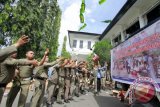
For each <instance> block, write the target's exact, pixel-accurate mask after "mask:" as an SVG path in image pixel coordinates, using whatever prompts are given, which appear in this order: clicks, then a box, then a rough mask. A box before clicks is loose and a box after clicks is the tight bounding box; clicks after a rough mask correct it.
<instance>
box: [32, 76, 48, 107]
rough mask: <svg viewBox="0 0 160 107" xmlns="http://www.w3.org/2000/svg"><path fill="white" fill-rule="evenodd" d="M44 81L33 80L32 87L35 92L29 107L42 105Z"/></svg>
mask: <svg viewBox="0 0 160 107" xmlns="http://www.w3.org/2000/svg"><path fill="white" fill-rule="evenodd" d="M45 83H46V80H45V79H44V80H40V79H35V82H34V86H35V92H34V94H33V97H32V101H31V106H30V107H41V105H42V104H43V97H44V94H45V85H46V84H45Z"/></svg>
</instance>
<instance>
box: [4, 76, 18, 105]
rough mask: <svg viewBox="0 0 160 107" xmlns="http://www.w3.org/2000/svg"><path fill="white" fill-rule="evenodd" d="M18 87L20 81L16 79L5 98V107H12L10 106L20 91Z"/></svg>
mask: <svg viewBox="0 0 160 107" xmlns="http://www.w3.org/2000/svg"><path fill="white" fill-rule="evenodd" d="M20 85H21V83H20V81H19V80H18V79H14V81H13V85H12V87H11V89H10V91H9V93H8V96H7V101H6V107H12V104H13V102H14V100H15V98H16V96H17V94H18V92H19V91H20V89H21V87H20Z"/></svg>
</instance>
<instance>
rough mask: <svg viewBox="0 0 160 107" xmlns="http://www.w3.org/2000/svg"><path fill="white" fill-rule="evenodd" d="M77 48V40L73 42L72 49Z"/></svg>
mask: <svg viewBox="0 0 160 107" xmlns="http://www.w3.org/2000/svg"><path fill="white" fill-rule="evenodd" d="M76 47H77V40H73V48H76Z"/></svg>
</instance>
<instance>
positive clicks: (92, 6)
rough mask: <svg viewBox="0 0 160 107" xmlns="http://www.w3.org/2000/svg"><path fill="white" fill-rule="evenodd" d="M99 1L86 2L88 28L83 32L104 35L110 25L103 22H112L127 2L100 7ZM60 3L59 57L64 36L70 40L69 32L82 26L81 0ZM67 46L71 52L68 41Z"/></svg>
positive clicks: (110, 2) (120, 0)
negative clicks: (80, 15) (80, 16)
mask: <svg viewBox="0 0 160 107" xmlns="http://www.w3.org/2000/svg"><path fill="white" fill-rule="evenodd" d="M98 1H99V0H85V3H86V10H85V14H84V17H85V22H86V24H87V26H86V27H85V28H84V29H83V30H81V31H82V32H89V33H98V34H102V33H103V31H104V30H105V29H106V27H107V26H108V25H109V24H107V23H103V22H102V21H104V20H112V19H113V18H114V17H115V15H116V14H117V13H118V12H119V10H120V9H121V8H122V6H123V5H124V4H125V3H126V1H127V0H106V2H105V3H103V4H102V5H99V4H98ZM58 3H59V6H60V9H61V11H62V17H61V28H60V34H59V48H58V55H60V54H61V50H62V44H63V39H64V36H67V38H68V30H71V31H78V29H79V28H80V26H81V25H82V24H81V23H80V19H79V10H80V6H81V0H58ZM66 46H67V47H66V49H67V51H71V49H70V47H69V42H68V39H67V44H66Z"/></svg>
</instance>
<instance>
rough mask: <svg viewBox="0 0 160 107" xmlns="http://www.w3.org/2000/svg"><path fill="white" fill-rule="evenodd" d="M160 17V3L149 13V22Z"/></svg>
mask: <svg viewBox="0 0 160 107" xmlns="http://www.w3.org/2000/svg"><path fill="white" fill-rule="evenodd" d="M159 17H160V4H159V5H158V6H157V7H156V8H154V9H153V10H151V11H150V12H149V13H148V14H147V20H148V23H149V22H152V21H154V20H156V19H157V18H159Z"/></svg>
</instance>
